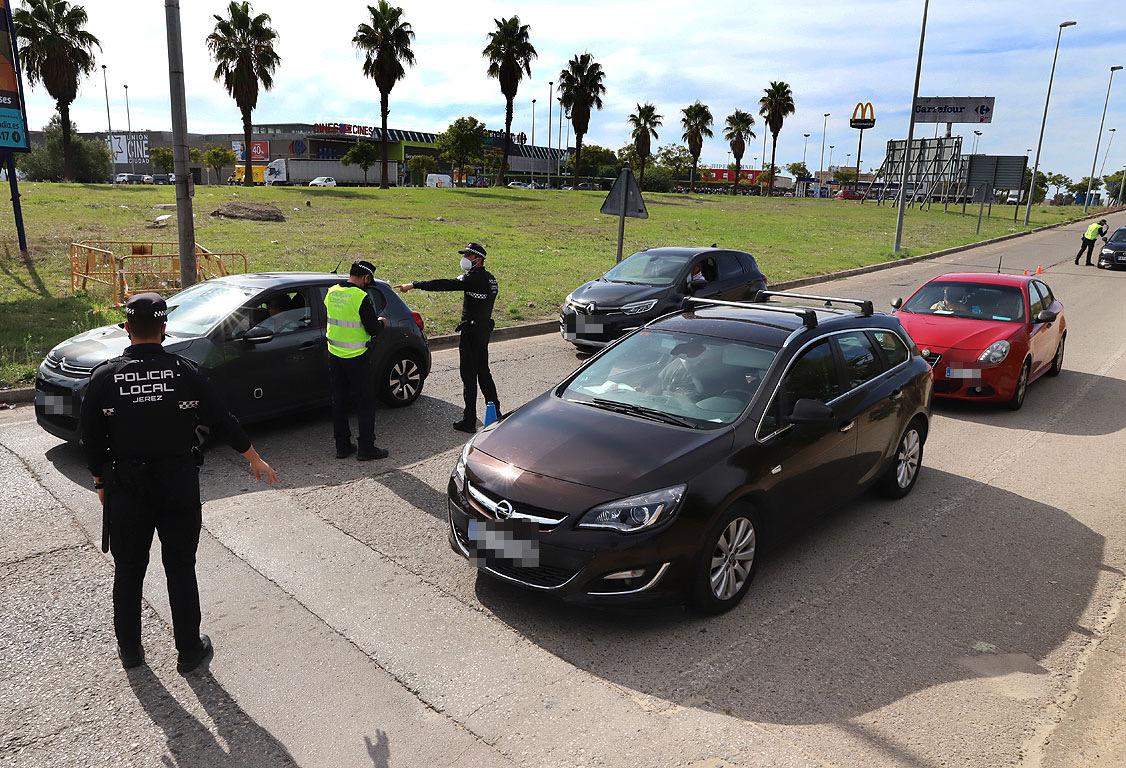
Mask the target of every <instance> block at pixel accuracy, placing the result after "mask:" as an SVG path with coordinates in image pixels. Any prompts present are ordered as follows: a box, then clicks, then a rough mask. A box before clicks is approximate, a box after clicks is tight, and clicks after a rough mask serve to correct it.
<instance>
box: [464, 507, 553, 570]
mask: <svg viewBox="0 0 1126 768" xmlns="http://www.w3.org/2000/svg"><path fill="white" fill-rule="evenodd" d="M536 532H537V529H536V524H535V523H532V522H529V521H527V520H505V521H497V522H494V521H492V520H477V519H475V518H470V520H469V526H468V533H469V541H470V543H471V544H472V545H473V549H474V550H475V551H474V555H476V556H477V557H479V558H484V559H485V560H504V561H507V562H510V563H512V564H513V565H518V566H520V567H521V568H538V567H539V564H540V543H539V541H538V540H537V539H536V538H535V536H536Z"/></svg>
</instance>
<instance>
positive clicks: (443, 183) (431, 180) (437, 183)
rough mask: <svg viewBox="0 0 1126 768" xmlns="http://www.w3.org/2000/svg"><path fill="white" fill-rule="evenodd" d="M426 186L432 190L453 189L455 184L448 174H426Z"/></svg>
mask: <svg viewBox="0 0 1126 768" xmlns="http://www.w3.org/2000/svg"><path fill="white" fill-rule="evenodd" d="M426 186H428V187H431V188H434V189H453V188H454V186H455V184H454V180H453V177H452V176H450V175H449V174H448V173H428V174H426Z"/></svg>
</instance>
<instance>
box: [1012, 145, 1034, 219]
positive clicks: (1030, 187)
mask: <svg viewBox="0 0 1126 768" xmlns="http://www.w3.org/2000/svg"><path fill="white" fill-rule="evenodd" d="M1024 154H1026V155H1031V154H1032V148H1031V147H1029V148H1028V149H1026V150H1024ZM1027 165H1028V161H1027V160H1026V161H1025V166H1027ZM1035 188H1036V174H1035V173H1033V174H1032V175H1031V176H1029V177H1028V196H1027V197H1026V198H1025V199H1026V200H1031V199H1032V191H1033V190H1034V189H1035ZM1017 205H1020V199H1019V198H1018V199H1017ZM1013 219H1014V220H1015V219H1016V214H1013Z"/></svg>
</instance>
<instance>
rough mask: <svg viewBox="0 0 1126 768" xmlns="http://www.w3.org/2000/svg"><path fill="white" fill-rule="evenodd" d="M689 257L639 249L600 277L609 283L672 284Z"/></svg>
mask: <svg viewBox="0 0 1126 768" xmlns="http://www.w3.org/2000/svg"><path fill="white" fill-rule="evenodd" d="M690 258H691V256H689V255H688V254H674V255H670V254H667V253H665V254H659V253H656V252H654V251H641V252H640V253H635V254H634V255H632V256H630V257H629V258H628V259H626V260H624V261H623V262H622V263H621V264H618V265H617V266H615V267H614V268H613V269H611V270H610V271H609V272H607V273H606V274H605V275H603V276H602V278H603V279H604V280H609V281H610V282H611V283H640V284H643V285H672V283H673V281H674V280H676V276H677V275H679V274H680V273H681V271H682V270H683V269H684V265H685V264H687V263H688V260H689V259H690Z"/></svg>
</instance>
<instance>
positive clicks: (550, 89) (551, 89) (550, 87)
mask: <svg viewBox="0 0 1126 768" xmlns="http://www.w3.org/2000/svg"><path fill="white" fill-rule="evenodd" d="M554 96H555V81H554V80H548V81H547V188H548V189H551V102H552V101H554V98H553V97H554Z"/></svg>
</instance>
